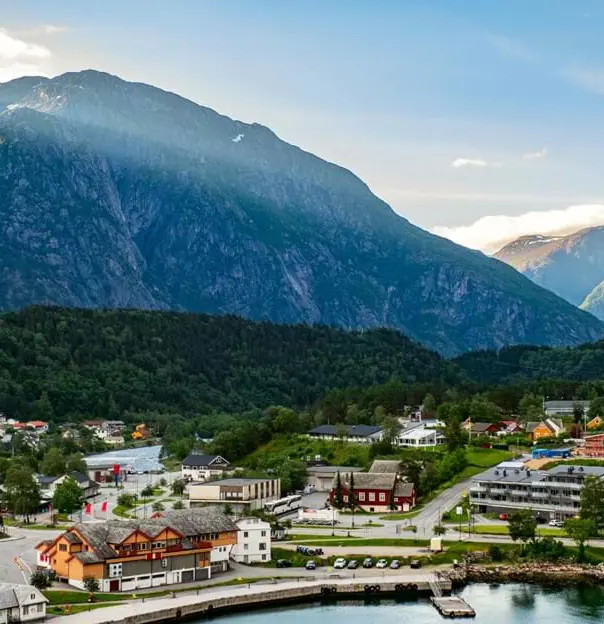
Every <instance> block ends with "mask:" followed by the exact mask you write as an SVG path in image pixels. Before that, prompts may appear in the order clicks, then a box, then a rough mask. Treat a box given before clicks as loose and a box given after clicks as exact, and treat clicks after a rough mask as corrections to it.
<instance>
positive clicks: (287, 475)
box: [275, 459, 308, 492]
mask: <svg viewBox="0 0 604 624" xmlns="http://www.w3.org/2000/svg"><path fill="white" fill-rule="evenodd" d="M275 474H276V476H277V477H278V478H279V479H281V491H283V492H292V491H296V490H301V489H302V488H304V485H305V484H306V478H307V476H308V471H307V470H306V464H304V463H303V462H301V461H296V460H292V459H287V460H285V461H284V462H282V463H281V464H279V465H278V466H277V467H276V468H275Z"/></svg>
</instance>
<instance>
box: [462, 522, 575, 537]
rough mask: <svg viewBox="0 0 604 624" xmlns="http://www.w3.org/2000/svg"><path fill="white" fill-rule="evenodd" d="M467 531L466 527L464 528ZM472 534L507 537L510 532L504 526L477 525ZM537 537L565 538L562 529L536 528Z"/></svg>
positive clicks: (564, 532)
mask: <svg viewBox="0 0 604 624" xmlns="http://www.w3.org/2000/svg"><path fill="white" fill-rule="evenodd" d="M466 530H467V527H466ZM472 532H473V533H477V534H480V535H509V534H510V530H509V528H508V526H507V525H506V524H477V525H475V526H474V528H473V531H472ZM537 536H538V537H566V531H565V530H564V529H557V528H555V527H540V526H538V527H537Z"/></svg>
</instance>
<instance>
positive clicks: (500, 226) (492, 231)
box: [432, 204, 604, 253]
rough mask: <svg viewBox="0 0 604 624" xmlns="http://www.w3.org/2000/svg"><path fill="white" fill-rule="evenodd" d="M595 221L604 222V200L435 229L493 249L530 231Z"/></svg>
mask: <svg viewBox="0 0 604 624" xmlns="http://www.w3.org/2000/svg"><path fill="white" fill-rule="evenodd" d="M595 225H604V204H579V205H576V206H569V207H568V208H565V209H563V210H545V211H541V212H539V211H533V212H527V213H525V214H522V215H518V216H509V215H493V216H488V217H482V218H480V219H478V221H475V222H474V223H472V224H471V225H464V226H460V227H445V226H441V227H435V228H434V229H433V230H432V231H433V232H434V234H438V235H439V236H443V237H444V238H448V239H450V240H452V241H455V242H456V243H459V244H460V245H464V246H465V247H470V248H472V249H481V250H482V251H485V252H488V253H492V252H495V251H497V250H498V249H500V248H501V247H503V245H505V244H506V243H509V242H510V241H512V240H515V239H516V238H518V237H520V236H525V235H527V234H570V233H571V232H576V231H578V230H581V229H583V228H585V227H592V226H595Z"/></svg>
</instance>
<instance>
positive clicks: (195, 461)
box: [182, 453, 231, 468]
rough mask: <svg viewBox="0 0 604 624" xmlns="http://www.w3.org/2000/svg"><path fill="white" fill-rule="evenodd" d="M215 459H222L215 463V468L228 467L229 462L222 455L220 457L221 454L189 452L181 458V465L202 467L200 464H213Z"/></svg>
mask: <svg viewBox="0 0 604 624" xmlns="http://www.w3.org/2000/svg"><path fill="white" fill-rule="evenodd" d="M217 459H221V460H223V461H224V463H219V464H217V465H216V466H215V467H216V468H228V467H230V465H231V464H230V462H229V461H228V460H227V459H225V458H224V457H222V456H221V455H201V454H199V453H191V454H190V455H189V456H187V457H186V458H185V459H183V460H182V465H183V466H195V467H196V468H197V467H202V466H208V467H209V466H214V462H215V461H216V460H217Z"/></svg>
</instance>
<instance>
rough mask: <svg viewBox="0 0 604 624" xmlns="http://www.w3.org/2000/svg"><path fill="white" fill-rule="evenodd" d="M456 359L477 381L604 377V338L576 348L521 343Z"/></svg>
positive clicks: (574, 380) (591, 379)
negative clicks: (520, 344)
mask: <svg viewBox="0 0 604 624" xmlns="http://www.w3.org/2000/svg"><path fill="white" fill-rule="evenodd" d="M454 362H455V363H456V364H457V365H459V366H460V367H461V368H462V369H463V370H464V371H465V372H466V374H467V375H468V376H469V377H470V378H471V379H473V380H474V381H476V382H478V383H482V384H489V385H490V384H500V383H511V382H516V381H522V380H537V379H557V380H566V381H568V382H577V381H584V382H585V381H595V380H602V379H604V341H599V342H594V343H589V344H585V345H581V346H579V347H574V348H549V347H535V346H518V347H508V348H505V349H501V350H500V351H476V352H473V353H466V354H464V355H462V356H460V357H458V358H456V359H455V360H454Z"/></svg>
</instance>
